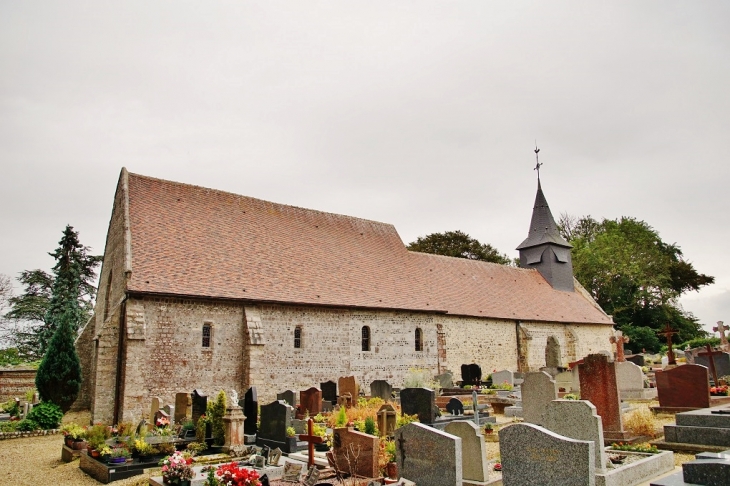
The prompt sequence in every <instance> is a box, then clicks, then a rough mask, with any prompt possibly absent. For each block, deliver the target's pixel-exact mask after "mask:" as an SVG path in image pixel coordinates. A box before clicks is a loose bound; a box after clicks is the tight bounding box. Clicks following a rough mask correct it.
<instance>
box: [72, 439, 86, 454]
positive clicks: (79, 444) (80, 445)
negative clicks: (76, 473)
mask: <svg viewBox="0 0 730 486" xmlns="http://www.w3.org/2000/svg"><path fill="white" fill-rule="evenodd" d="M71 448H72V449H73V450H75V451H83V450H84V449H86V441H85V440H83V439H80V440H75V441H73V443H72V445H71Z"/></svg>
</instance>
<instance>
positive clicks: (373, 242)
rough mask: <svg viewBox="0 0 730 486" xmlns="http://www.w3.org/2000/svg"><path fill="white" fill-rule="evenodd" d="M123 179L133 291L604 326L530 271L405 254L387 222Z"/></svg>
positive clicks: (574, 295)
mask: <svg viewBox="0 0 730 486" xmlns="http://www.w3.org/2000/svg"><path fill="white" fill-rule="evenodd" d="M128 181H129V186H128V187H129V190H128V201H129V219H130V221H129V222H130V234H131V253H132V258H131V262H132V263H131V267H132V274H131V278H130V280H129V281H128V290H129V291H132V292H142V293H158V294H174V295H184V296H200V297H212V298H226V299H245V300H252V301H265V302H280V303H290V304H310V305H328V306H345V307H366V308H384V309H403V310H414V311H440V312H448V313H450V314H457V315H466V316H479V317H494V318H505V319H520V320H538V321H557V322H575V323H585V322H588V323H602V324H604V323H605V324H610V323H611V321H610V319H609V318H608V317H607V316H606V315H605V314H603V313H602V312H601V311H600V310H598V309H597V308H596V307H594V305H593V304H592V303H591V302H590V301H589V300H588V299H586V298H585V297H584V296H583V295H581V294H580V293H579V292H562V291H558V290H554V289H552V287H551V286H550V285H549V284H548V283H547V282H546V281H545V280H544V279H543V278H542V276H541V275H540V274H539V273H538V272H537V271H536V270H526V269H520V268H515V267H507V266H504V265H497V264H492V263H485V262H478V261H473V260H465V259H461V258H451V257H443V256H438V255H428V254H423V253H415V252H410V251H408V250H407V249H406V248H405V246H404V245H403V242H402V241H401V239H400V236H398V233H397V232H396V230H395V228H394V227H393V226H392V225H390V224H385V223H378V222H375V221H368V220H364V219H359V218H353V217H350V216H342V215H339V214H331V213H324V212H320V211H314V210H311V209H302V208H297V207H293V206H286V205H282V204H275V203H271V202H267V201H262V200H259V199H254V198H251V197H246V196H239V195H236V194H231V193H227V192H223V191H217V190H213V189H206V188H203V187H198V186H192V185H187V184H180V183H176V182H170V181H164V180H160V179H154V178H150V177H145V176H141V175H136V174H129V176H128Z"/></svg>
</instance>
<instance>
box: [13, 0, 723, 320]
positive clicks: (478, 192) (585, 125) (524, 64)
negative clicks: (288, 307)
mask: <svg viewBox="0 0 730 486" xmlns="http://www.w3.org/2000/svg"><path fill="white" fill-rule="evenodd" d="M588 3H590V4H588ZM729 19H730V3H728V2H722V1H717V2H701V1H697V2H686V1H684V2H674V1H662V2H658V1H651V2H649V1H625V2H600V4H599V3H598V2H583V1H575V2H537V1H535V2H487V1H473V2H470V1H460V2H427V1H424V0H419V1H413V2H405V1H400V2H392V1H380V2H378V1H367V2H365V1H362V2H341V1H331V2H311V1H308V2H304V1H289V2H275V1H260V2H251V1H235V2H233V1H232V2H216V1H211V2H181V1H174V2H173V1H169V2H159V1H158V2H156V1H152V2H150V1H144V2H142V1H124V2H100V1H96V0H94V1H86V2H83V1H64V2H49V1H45V2H34V1H27V0H26V1H23V2H2V3H0V164H1V166H0V168H1V169H2V172H1V174H2V175H1V176H0V221H1V222H2V231H0V248H1V249H2V252H0V273H3V274H6V275H10V276H13V277H15V276H17V275H18V272H20V271H21V270H24V269H32V268H43V269H49V268H50V267H51V266H52V265H53V261H52V259H51V257H49V256H48V255H47V252H48V251H52V250H53V249H54V248H55V247H56V246H57V243H58V240H59V239H60V236H61V232H62V230H63V228H64V227H65V225H66V224H71V225H72V226H74V227H75V228H76V229H77V230H79V231H80V234H81V239H82V242H83V243H84V244H86V245H89V246H91V247H92V248H93V250H94V251H95V252H98V253H100V252H102V251H103V248H104V242H105V235H106V229H107V225H108V222H109V217H110V214H111V209H112V202H113V195H114V189H115V186H116V183H117V179H118V176H119V172H120V170H121V168H122V167H127V168H128V169H129V170H130V171H131V172H136V173H139V174H145V175H149V176H154V177H160V178H164V179H170V180H174V181H180V182H186V183H191V184H198V185H202V186H206V187H212V188H217V189H223V190H226V191H230V192H234V193H238V194H245V195H248V196H253V197H257V198H261V199H266V200H270V201H274V202H279V203H285V204H292V205H296V206H301V207H306V208H313V209H319V210H323V211H330V212H335V213H342V214H348V215H352V216H358V217H362V218H367V219H373V220H377V221H384V222H389V223H393V224H394V225H395V226H396V228H397V229H398V231H399V233H400V235H401V238H402V239H403V241H404V242H406V243H408V242H410V241H413V240H414V239H415V238H416V237H418V236H420V235H425V234H428V233H432V232H440V231H446V230H455V229H459V230H462V231H465V232H467V233H469V234H470V235H471V236H473V237H475V238H477V239H479V240H480V241H483V242H488V243H490V244H492V245H494V246H495V247H497V248H498V249H499V250H500V251H501V252H504V253H507V254H509V255H510V256H516V254H517V252H516V251H514V248H515V247H516V246H517V245H518V244H519V243H520V242H521V241H522V240H523V239H524V238H525V236H526V235H527V229H528V224H529V220H530V214H531V210H532V203H533V201H534V194H535V187H536V179H535V172H534V171H533V167H534V165H535V160H534V154H533V152H532V150H533V148H534V144H535V141H536V140H537V143H538V145H539V146H540V148H541V152H540V156H541V157H540V161H541V162H543V163H544V164H545V165H544V166H543V169H542V182H543V188H544V190H545V194H546V196H547V199H548V202H549V203H550V205H551V208H552V210H553V214H555V215H556V216H557V215H558V214H560V213H561V212H568V213H571V214H574V215H584V214H590V215H592V216H594V217H596V218H604V217H605V218H617V217H620V216H634V217H636V218H638V219H642V220H644V221H646V222H647V223H649V224H650V225H651V226H653V227H654V228H655V229H656V230H657V231H659V233H660V235H661V237H662V238H663V239H664V241H666V242H676V243H677V244H679V246H680V247H681V248H682V250H683V251H684V254H685V256H686V257H687V259H688V260H689V261H691V262H692V263H693V264H694V265H695V267H696V268H697V269H698V270H699V271H700V272H702V273H707V274H710V275H713V276H715V277H716V283H715V284H714V285H712V286H709V287H707V288H705V289H704V290H702V291H701V292H699V293H692V294H691V295H688V296H687V297H685V298H683V301H682V302H683V304H684V306H685V308H686V309H687V310H690V311H692V312H693V313H695V315H697V316H698V317H699V318H700V320H701V322H702V323H703V324H704V325H705V326H706V327H707V326H708V325H712V324H714V323H715V322H716V321H717V320H725V321H730V259H728V258H727V253H728V252H727V243H728V241H730V227H729V226H728V224H727V223H728V216H727V213H728V195H727V185H728V182H729V181H730V168H729V166H730V164H729V163H728V151H729V150H730V149H729V147H728V146H729V145H730V141H729V140H728V134H729V133H730V96H729V94H728V93H729V90H730V62H728V61H729V59H728V56H729V55H730V29H728V27H727V22H728V20H729Z"/></svg>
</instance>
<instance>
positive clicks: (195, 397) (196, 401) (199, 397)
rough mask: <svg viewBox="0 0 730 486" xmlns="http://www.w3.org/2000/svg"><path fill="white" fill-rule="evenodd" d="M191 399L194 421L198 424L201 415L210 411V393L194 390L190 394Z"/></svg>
mask: <svg viewBox="0 0 730 486" xmlns="http://www.w3.org/2000/svg"><path fill="white" fill-rule="evenodd" d="M190 399H191V401H192V404H191V407H192V417H193V422H194V423H195V425H197V424H198V419H199V418H200V416H201V415H205V414H206V413H208V395H206V394H205V392H203V391H202V390H193V393H191V394H190Z"/></svg>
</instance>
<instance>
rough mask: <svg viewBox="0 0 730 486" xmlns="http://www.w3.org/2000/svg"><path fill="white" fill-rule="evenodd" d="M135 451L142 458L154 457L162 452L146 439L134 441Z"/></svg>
mask: <svg viewBox="0 0 730 486" xmlns="http://www.w3.org/2000/svg"><path fill="white" fill-rule="evenodd" d="M133 449H134V452H136V453H137V454H138V455H139V456H140V457H147V456H154V455H155V454H157V453H159V452H160V451H159V450H158V449H157V448H156V447H155V446H153V445H152V444H149V443H148V442H147V441H146V440H144V439H136V440H135V441H134V445H133Z"/></svg>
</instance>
